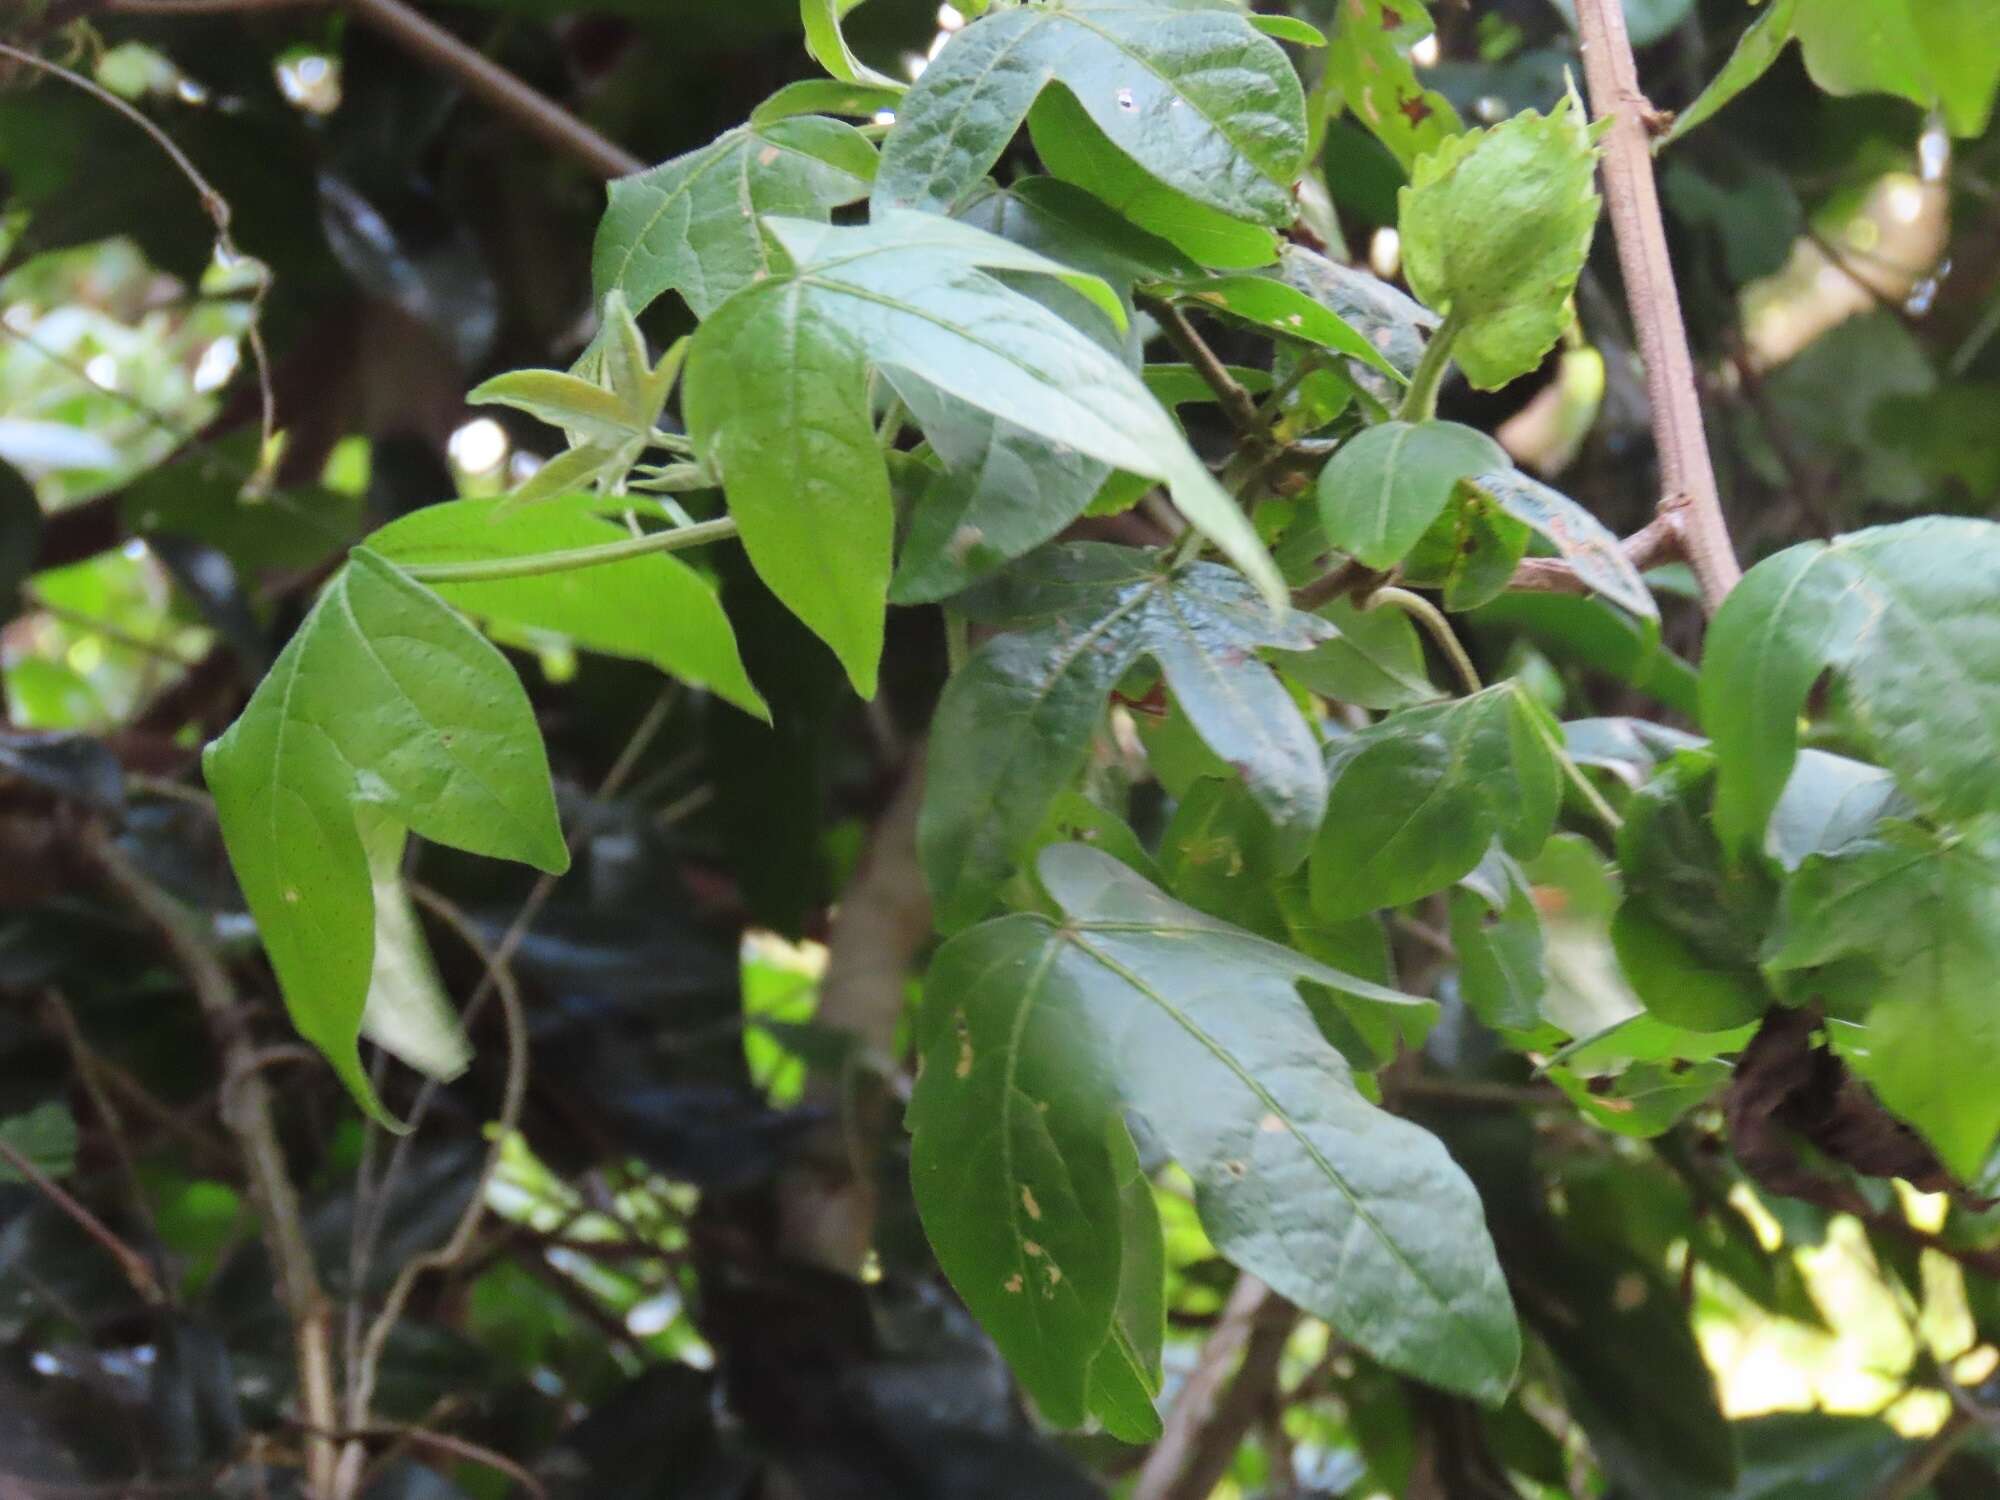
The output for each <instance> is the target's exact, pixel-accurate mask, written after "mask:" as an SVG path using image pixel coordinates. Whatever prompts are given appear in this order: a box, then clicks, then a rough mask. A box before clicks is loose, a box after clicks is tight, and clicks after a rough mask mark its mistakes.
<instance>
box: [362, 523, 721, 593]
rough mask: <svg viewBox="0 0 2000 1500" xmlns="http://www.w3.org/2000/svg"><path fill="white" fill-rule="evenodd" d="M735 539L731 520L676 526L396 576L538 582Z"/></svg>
mask: <svg viewBox="0 0 2000 1500" xmlns="http://www.w3.org/2000/svg"><path fill="white" fill-rule="evenodd" d="M735 535H736V518H735V517H734V516H724V517H723V518H722V519H721V520H719V521H702V522H699V523H698V524H696V525H693V526H676V527H674V528H672V529H671V530H668V531H651V532H648V533H646V535H644V536H635V537H628V538H626V539H625V540H623V541H617V542H605V543H603V544H602V545H600V546H595V547H572V548H569V549H568V550H566V551H562V552H537V553H533V554H531V555H530V556H527V557H494V558H477V559H473V560H471V561H467V562H441V563H401V564H398V565H397V567H398V570H399V571H400V572H402V573H403V574H404V575H405V576H406V577H408V578H411V579H414V580H415V581H416V582H418V583H496V582H498V581H500V580H501V579H505V578H539V577H541V576H543V575H544V574H548V573H568V572H572V571H574V570H576V569H578V568H596V567H602V566H603V565H604V564H606V563H615V562H623V561H625V560H626V559H627V558H630V557H644V556H646V555H648V554H649V553H653V552H680V551H684V550H685V549H687V548H689V547H699V546H701V545H703V544H704V543H706V542H719V541H723V540H725V539H727V538H729V537H732V536H735Z"/></svg>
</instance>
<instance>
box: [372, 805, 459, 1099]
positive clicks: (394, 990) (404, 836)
mask: <svg viewBox="0 0 2000 1500" xmlns="http://www.w3.org/2000/svg"><path fill="white" fill-rule="evenodd" d="M353 807H354V823H355V827H356V828H357V829H359V830H360V833H361V844H362V848H363V849H364V850H366V851H367V855H368V881H369V888H370V890H371V892H372V894H373V896H374V901H375V952H374V959H373V962H372V963H371V965H370V967H369V971H368V1003H367V1005H366V1006H365V1007H364V1008H363V1009H362V1012H361V1034H362V1035H363V1036H365V1037H366V1038H368V1040H369V1041H371V1042H373V1043H375V1045H376V1046H378V1047H380V1048H382V1050H383V1051H385V1052H387V1053H388V1054H389V1055H390V1056H392V1057H398V1058H401V1059H402V1060H403V1061H404V1062H406V1063H408V1064H409V1065H410V1066H411V1067H413V1068H415V1069H416V1070H417V1071H418V1072H419V1073H423V1074H425V1075H427V1076H428V1077H431V1078H456V1077H457V1076H458V1075H459V1074H460V1073H463V1072H464V1071H465V1069H466V1066H467V1065H468V1064H469V1063H470V1062H471V1061H472V1043H471V1042H470V1041H468V1040H467V1039H466V1035H465V1028H464V1027H463V1026H461V1025H460V1024H459V1020H458V1012H457V1011H455V1010H453V1009H452V1007H451V1001H450V999H449V997H447V996H446V994H445V990H444V981H443V980H441V979H440V978H439V977H438V972H437V964H436V962H435V961H433V959H432V958H431V950H430V946H429V945H428V944H427V943H426V942H425V941H424V930H423V927H422V926H421V925H420V924H419V923H418V921H417V909H416V907H415V905H414V904H413V903H412V902H411V900H410V892H409V888H408V887H407V886H406V885H405V884H404V881H403V868H404V866H403V852H404V849H405V847H406V846H407V845H408V843H409V835H408V833H407V832H406V831H405V830H404V829H403V827H402V826H401V825H400V824H399V823H397V822H396V821H395V820H394V819H393V818H391V817H389V816H388V815H387V814H385V813H383V812H382V811H381V810H380V809H378V808H376V807H374V806H372V805H370V804H369V803H366V802H356V803H354V804H353Z"/></svg>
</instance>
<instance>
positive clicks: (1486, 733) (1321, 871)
mask: <svg viewBox="0 0 2000 1500" xmlns="http://www.w3.org/2000/svg"><path fill="white" fill-rule="evenodd" d="M1554 732H1555V730H1554V726H1553V725H1552V724H1549V723H1547V722H1546V715H1545V714H1543V712H1542V710H1541V709H1540V708H1538V707H1536V706H1535V705H1534V704H1533V703H1531V702H1530V701H1529V700H1528V698H1527V697H1526V695H1525V694H1523V693H1522V692H1521V691H1520V690H1519V689H1518V688H1517V687H1516V686H1515V685H1514V684H1513V683H1511V682H1506V683H1501V684H1499V685H1498V686H1496V687H1490V688H1488V689H1486V690H1485V691H1484V692H1481V693H1475V694H1473V695H1472V696H1471V697H1468V698H1459V699H1454V700H1453V701H1451V702H1449V703H1440V704H1435V705H1429V706H1425V707H1422V708H1406V709H1404V710H1403V711H1402V712H1401V713H1396V714H1391V715H1390V716H1389V717H1388V718H1386V719H1383V720H1382V721H1381V722H1380V723H1377V724H1373V725H1370V726H1369V727H1368V728H1367V729H1363V730H1360V731H1358V732H1357V733H1355V734H1353V735H1350V736H1348V737H1347V738H1346V739H1344V740H1341V741H1339V742H1338V743H1337V745H1336V747H1335V749H1334V763H1333V767H1332V774H1333V789H1332V792H1331V793H1330V794H1329V796H1328V798H1327V807H1326V819H1325V822H1324V823H1323V824H1322V825H1321V828H1320V834H1319V841H1318V842H1317V843H1316V844H1315V845H1314V846H1313V855H1312V899H1313V907H1314V909H1315V910H1316V911H1318V912H1319V913H1320V915H1322V916H1325V917H1346V916H1359V915H1361V914H1362V913H1364V912H1371V911H1375V910H1378V909H1380V908H1382V907H1388V906H1402V905H1405V904H1406V903H1408V902H1411V901H1415V900H1417V899H1418V898H1419V897H1422V896H1428V895H1430V894H1431V893H1432V892H1434V891H1441V890H1444V889H1446V888H1447V887H1449V886H1451V885H1452V884H1454V883H1455V882H1457V881H1458V880H1460V879H1463V878H1464V877H1465V876H1466V875H1468V874H1469V873H1471V871H1472V870H1473V869H1474V868H1475V867H1476V866H1477V865H1478V864H1479V862H1480V860H1481V859H1483V858H1484V857H1485V855H1486V851H1487V848H1488V846H1489V845H1491V844H1492V842H1493V840H1494V838H1495V837H1496V836H1497V837H1498V838H1499V839H1500V841H1501V843H1502V844H1503V845H1504V846H1505V848H1506V849H1507V852H1508V853H1510V854H1512V855H1514V856H1515V857H1516V858H1517V859H1525V858H1528V857H1529V856H1531V855H1533V854H1534V853H1535V852H1536V851H1537V850H1538V849H1540V848H1541V846H1542V844H1543V842H1544V841H1545V840H1546V839H1547V838H1548V836H1549V832H1550V830H1551V829H1552V828H1553V827H1554V826H1555V819H1556V813H1557V811H1558V809H1559V807H1560V805H1561V798H1562V789H1561V785H1560V782H1559V779H1558V772H1557V768H1556V761H1555V757H1554V755H1553V754H1551V752H1550V749H1549V738H1548V736H1550V735H1552V734H1553V733H1554Z"/></svg>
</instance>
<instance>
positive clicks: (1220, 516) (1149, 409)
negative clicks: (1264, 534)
mask: <svg viewBox="0 0 2000 1500" xmlns="http://www.w3.org/2000/svg"><path fill="white" fill-rule="evenodd" d="M765 226H766V228H767V230H768V231H769V232H770V233H771V235H772V236H773V238H774V239H775V241H776V242H777V243H778V244H779V245H780V246H781V247H782V248H783V249H784V251H785V254H786V256H787V258H788V260H789V261H790V267H789V269H787V270H786V271H784V272H782V273H780V274H777V275H773V276H770V277H768V278H766V279H765V280H763V281H761V282H759V283H758V284H757V285H755V286H752V287H749V288H747V289H745V290H744V291H742V292H740V293H739V294H738V295H737V296H735V297H733V298H731V299H730V301H729V302H727V303H725V304H724V305H723V306H722V307H721V308H720V309H718V310H717V312H716V313H715V314H714V315H713V316H712V317H710V318H709V320H708V321H707V322H706V323H704V324H703V325H702V328H701V329H700V331H699V332H698V333H697V334H696V335H695V338H694V343H693V347H692V350H691V352H690V355H689V369H688V392H687V396H686V399H685V402H684V407H685V414H686V417H687V422H688V430H689V433H690V435H691V436H692V438H693V439H694V442H695V445H696V448H697V450H698V451H699V452H700V453H701V454H702V455H703V456H704V457H705V458H706V459H707V460H708V461H709V462H710V463H711V465H712V466H713V467H714V468H715V469H716V470H717V471H718V472H720V473H721V475H722V478H723V483H724V485H725V486H726V488H727V490H728V493H729V503H730V510H731V513H732V514H733V515H734V516H735V517H736V519H737V521H738V523H739V525H740V526H741V528H742V534H743V544H744V547H745V549H746V550H747V551H748V553H749V555H750V560H751V562H752V563H753V564H755V566H756V567H757V570H758V572H759V573H760V574H762V575H763V577H764V579H765V581H766V582H767V583H768V584H770V586H771V588H772V591H773V592H774V593H776V594H777V595H778V597H779V598H780V599H782V600H784V601H785V603H786V604H787V605H788V606H790V607H791V608H792V609H793V610H794V612H796V613H797V614H798V615H799V616H800V618H801V619H803V620H804V621H805V622H806V623H807V624H808V625H809V626H811V627H812V628H813V629H814V631H815V632H816V633H818V634H819V635H820V636H821V637H822V638H823V639H825V640H826V641H827V643H828V644H829V645H831V646H832V647H833V648H834V651H835V653H836V654H837V655H838V656H839V657H840V659H841V661H842V663H843V664H844V665H845V666H846V668H847V671H848V675H849V676H850V678H851V679H852V680H853V682H854V684H855V686H856V688H857V689H859V690H860V691H861V692H862V693H863V694H864V695H868V694H872V693H873V691H874V686H875V671H876V664H877V660H878V658H879V657H880V654H881V642H882V614H883V604H884V601H885V598H886V595H887V592H888V581H889V572H890V546H891V538H892V533H893V529H894V527H893V515H892V511H891V506H890V501H889V487H888V478H887V470H886V467H885V462H884V459H883V455H882V450H881V448H880V447H879V445H878V444H877V442H876V438H875V432H874V429H873V427H872V425H871V423H870V414H869V410H868V402H867V397H866V384H867V382H866V371H867V368H868V367H869V366H870V365H871V364H872V365H876V366H882V367H894V368H896V369H897V370H898V371H900V372H907V374H908V375H910V376H911V377H914V378H915V379H917V380H920V381H922V382H924V383H925V384H927V385H930V386H932V387H933V388H935V389H936V390H938V391H941V392H943V393H945V394H946V395H949V396H952V397H955V398H956V399H957V400H958V401H960V402H963V403H965V404H967V405H970V406H974V407H977V408H978V409H980V410H982V411H985V412H988V413H990V414H991V415H993V416H994V417H997V418H1000V419H1003V420H1005V421H1007V422H1010V423H1012V424H1014V425H1015V426H1017V427H1021V428H1023V429H1026V430H1027V431H1030V432H1033V433H1036V434H1038V435H1039V436H1041V437H1042V438H1045V439H1048V440H1049V441H1051V442H1053V443H1058V444H1062V445H1065V446H1067V447H1068V448H1071V449H1073V450H1075V451H1076V452H1077V453H1079V454H1082V455H1085V456H1087V457H1090V458H1094V459H1096V460H1098V461H1099V462H1102V463H1106V464H1110V465H1113V466H1115V467H1117V468H1120V469H1125V470H1127V471H1129V472H1132V473H1135V474H1140V475H1145V476H1148V477H1151V478H1155V479H1159V480H1162V481H1164V482H1165V483H1166V484H1167V486H1168V488H1169V489H1170V491H1171V492H1172V494H1173V496H1174V498H1175V500H1176V502H1177V503H1178V504H1179V505H1180V507H1181V510H1182V512H1183V513H1184V514H1185V515H1186V516H1187V517H1188V519H1189V520H1190V521H1191V522H1193V524H1194V525H1195V526H1197V527H1198V528H1200V529H1201V530H1202V531H1203V532H1205V533H1206V534H1207V535H1208V536H1210V537H1211V538H1212V539H1214V540H1215V542H1216V543H1217V544H1218V545H1219V546H1220V547H1221V548H1222V550H1223V551H1224V552H1225V553H1226V554H1227V555H1228V556H1229V557H1230V558H1231V559H1232V560H1233V561H1234V562H1236V563H1237V564H1238V565H1239V566H1240V567H1242V568H1243V569H1244V571H1245V572H1246V573H1247V574H1249V576H1250V577H1251V578H1252V579H1253V580H1254V581H1255V583H1256V584H1257V585H1258V587H1259V588H1260V589H1261V590H1262V591H1263V592H1264V593H1265V595H1266V596H1267V597H1268V598H1270V599H1271V600H1273V601H1274V602H1275V601H1276V600H1278V599H1280V598H1282V597H1283V589H1284V585H1283V580H1282V579H1281V578H1280V577H1279V576H1278V572H1277V569H1276V567H1275V566H1274V565H1273V564H1272V563H1271V560H1270V557H1269V554H1268V553H1266V552H1265V550H1264V547H1263V544H1262V543H1261V542H1260V541H1259V540H1258V538H1257V535H1256V532H1255V531H1254V530H1253V529H1252V527H1251V525H1250V523H1249V521H1248V519H1247V518H1246V517H1245V515H1244V514H1243V511H1242V509H1241V508H1240V507H1239V506H1238V505H1237V504H1236V502H1235V501H1234V500H1232V499H1231V498H1230V497H1229V495H1228V494H1226V493H1225V492H1224V491H1223V490H1222V488H1221V487H1220V486H1219V485H1218V484H1217V483H1216V482H1215V479H1214V477H1213V476H1212V475H1210V474H1209V472H1208V470H1207V469H1206V468H1205V467H1204V466H1203V465H1202V463H1201V461H1200V459H1198V458H1197V457H1196V456H1195V455H1194V453H1193V452H1192V451H1191V450H1190V449H1189V448H1188V446H1187V441H1186V439H1185V438H1183V437H1182V436H1181V433H1180V430H1179V428H1178V427H1176V426H1175V425H1174V421H1173V419H1172V417H1170V416H1169V415H1168V414H1167V412H1166V411H1165V409H1164V408H1162V407H1161V406H1160V404H1159V402H1158V401H1156V400H1155V399H1154V398H1153V396H1152V395H1151V394H1150V393H1149V392H1148V391H1147V390H1146V388H1145V385H1144V383H1143V382H1142V381H1141V380H1140V379H1139V377H1138V376H1137V375H1135V374H1134V373H1133V372H1132V371H1131V370H1130V369H1129V368H1127V366H1126V365H1124V364H1123V363H1122V362H1121V361H1120V360H1119V359H1118V358H1117V357H1116V356H1114V355H1112V354H1110V353H1108V352H1107V351H1106V350H1105V349H1104V348H1103V347H1102V346H1101V345H1099V344H1098V343H1096V342H1095V341H1094V340H1092V339H1091V338H1090V337H1089V336H1088V335H1086V334H1084V333H1082V332H1080V331H1079V330H1078V329H1077V328H1076V327H1075V326H1074V325H1072V324H1070V323H1068V322H1066V321H1064V320H1063V319H1061V318H1059V317H1057V316H1056V315H1055V314H1053V313H1051V312H1049V311H1048V310H1047V309H1046V308H1044V307H1042V306H1041V305H1040V304H1038V303H1036V302H1034V301H1032V300H1031V299H1029V298H1028V297H1026V296H1023V295H1022V294H1021V293H1019V292H1016V291H1014V290H1012V289H1011V288H1009V287H1007V286H1005V285H1003V284H1002V283H1001V282H1000V281H998V280H996V279H995V278H994V277H993V276H992V275H990V274H988V272H989V271H1008V272H1025V273H1028V274H1033V275H1040V276H1050V277H1054V278H1056V279H1058V280H1060V281H1062V282H1064V283H1066V284H1067V285H1069V286H1070V287H1072V289H1074V290H1077V291H1080V292H1082V293H1083V294H1084V295H1086V296H1087V297H1089V298H1090V299H1091V300H1092V301H1094V302H1095V303H1097V305H1098V306H1099V307H1100V308H1101V309H1102V310H1103V311H1104V312H1105V313H1106V314H1107V315H1108V316H1112V317H1114V318H1116V317H1120V316H1122V310H1121V309H1120V307H1119V305H1118V302H1117V299H1116V297H1115V295H1114V294H1113V293H1112V292H1111V291H1110V289H1109V288H1108V287H1106V286H1105V284H1104V283H1103V282H1102V281H1099V280H1097V279H1096V278H1094V277H1090V276H1086V275H1081V274H1079V273H1077V272H1075V271H1072V270H1070V269H1069V268H1068V267H1065V266H1062V265H1059V264H1058V263H1056V262H1054V261H1051V260H1049V259H1047V258H1046V257H1044V256H1041V255H1039V254H1036V253H1035V252H1033V251H1030V250H1027V249H1025V248H1023V247H1021V246H1018V245H1014V244H1011V243H1009V242H1008V241H1006V240H1003V239H999V238H997V237H996V236H993V235H990V234H986V233H984V232H983V231H981V230H978V229H974V228H972V227H970V226H968V225H964V224H959V223H955V222H953V221H952V220H949V219H945V218H941V217H938V216H936V215H932V214H912V213H904V212H899V211H896V210H890V211H888V212H886V213H884V214H883V215H882V216H881V217H880V218H879V219H878V221H877V222H875V223H873V224H871V225H869V226H867V227H864V228H851V229H849V228H841V229H834V228H828V227H825V226H821V225H818V224H812V223H807V222H804V221H799V220H791V219H767V220H766V221H765ZM899 379H900V376H899Z"/></svg>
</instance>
